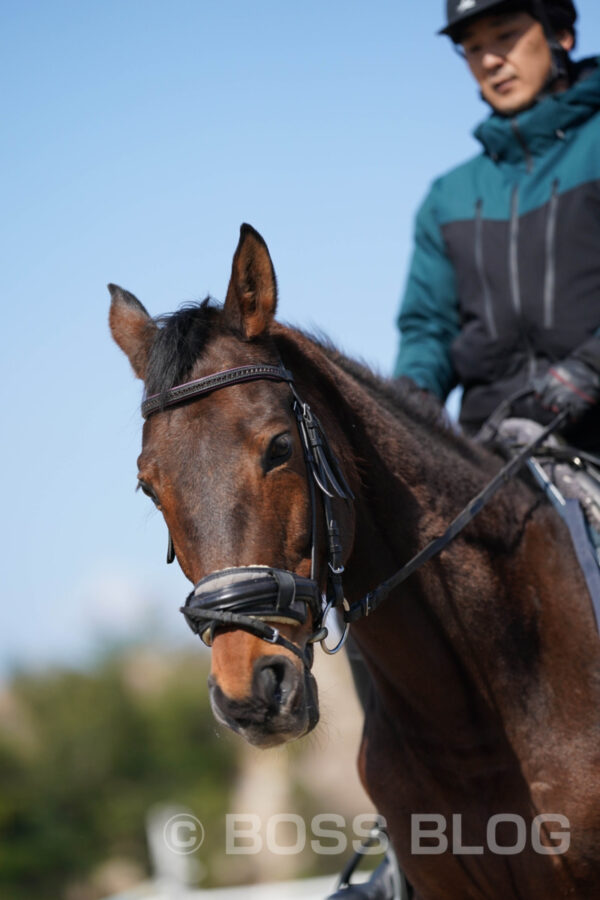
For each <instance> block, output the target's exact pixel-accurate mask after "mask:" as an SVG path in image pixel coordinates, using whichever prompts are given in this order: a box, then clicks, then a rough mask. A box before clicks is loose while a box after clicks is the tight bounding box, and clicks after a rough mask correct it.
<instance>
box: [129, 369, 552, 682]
mask: <svg viewBox="0 0 600 900" xmlns="http://www.w3.org/2000/svg"><path fill="white" fill-rule="evenodd" d="M257 380H270V381H283V382H287V383H288V384H289V387H290V390H291V393H292V408H293V412H294V414H295V417H296V423H297V426H298V432H299V435H300V440H301V443H302V448H303V452H304V458H305V461H306V467H307V472H308V479H307V480H308V486H309V493H310V506H311V572H310V578H303V577H301V576H300V575H297V574H296V573H295V572H289V571H287V570H285V569H277V568H272V567H269V566H242V567H239V568H231V569H223V570H221V571H218V572H213V573H211V574H210V575H207V576H205V577H204V578H202V579H201V580H200V581H199V582H198V583H197V584H196V585H195V586H194V589H193V590H192V592H191V593H190V594H189V596H188V597H187V599H186V602H185V606H183V607H181V612H182V613H183V615H184V616H185V619H186V621H187V623H188V625H189V626H190V628H191V629H192V631H193V632H194V633H195V634H198V635H199V636H200V638H201V639H202V641H203V642H204V643H205V644H207V645H208V646H210V645H211V644H212V640H213V637H214V633H215V631H216V629H217V628H227V627H230V628H237V629H242V630H244V631H247V632H249V633H250V634H254V635H256V637H259V638H261V639H262V640H264V641H267V642H268V643H271V644H279V645H280V646H282V647H285V648H286V649H287V650H290V651H291V652H293V653H294V654H295V655H296V656H298V657H299V658H300V659H301V660H302V662H303V663H304V665H305V666H307V668H310V666H311V665H312V659H313V645H314V644H315V643H317V642H320V643H321V645H322V647H323V649H324V650H325V652H326V653H329V654H333V653H337V651H338V650H340V649H341V647H342V646H343V644H344V643H345V640H346V637H347V635H348V629H349V625H350V623H351V622H356V621H357V620H358V619H360V618H362V617H364V616H368V615H369V614H370V613H372V612H373V611H374V610H375V609H376V608H377V607H378V606H379V605H380V604H381V603H382V602H383V601H384V600H385V599H386V598H387V597H388V596H389V594H390V593H391V592H392V591H393V590H395V589H396V588H397V587H398V586H399V585H400V584H401V583H402V582H403V581H405V580H406V579H407V578H408V577H409V576H410V575H412V574H413V573H414V572H415V571H416V570H417V569H418V568H420V567H421V566H422V565H424V563H426V562H427V561H428V560H430V559H431V558H432V557H434V556H437V555H438V554H439V553H440V552H441V551H442V550H444V549H445V548H446V547H447V546H448V544H450V543H451V541H453V540H454V538H455V537H457V535H458V534H460V532H461V531H462V530H463V529H464V528H465V526H466V525H468V523H469V522H471V521H472V519H474V518H475V516H476V515H477V514H478V513H479V512H480V511H481V510H482V509H483V507H484V506H485V505H486V504H487V503H488V502H489V501H490V500H491V499H492V497H493V496H494V495H495V494H496V492H497V491H498V490H499V489H500V488H501V487H502V486H503V485H504V484H505V483H506V482H507V481H508V480H509V479H510V478H512V477H513V476H514V475H515V474H516V473H517V471H518V470H519V469H520V468H522V466H524V465H525V464H526V463H527V460H528V459H529V457H530V456H531V454H532V453H533V452H534V451H535V450H536V449H537V448H538V447H539V446H540V445H541V444H542V443H543V442H544V441H545V439H546V438H547V437H548V435H549V434H551V432H552V431H554V430H555V429H556V428H557V427H558V426H559V425H560V424H561V423H562V422H563V421H564V419H565V417H566V415H567V414H566V412H563V413H559V415H557V416H556V418H555V419H554V420H553V421H552V422H551V423H550V424H549V425H548V426H547V427H546V428H545V429H544V430H543V431H542V432H541V433H540V435H539V436H538V437H537V438H536V439H535V440H534V441H532V442H531V443H530V444H528V445H527V446H526V447H524V448H523V449H522V450H521V451H520V452H519V453H518V454H517V455H516V456H514V457H513V458H512V459H511V460H509V462H508V463H506V465H505V466H504V467H503V468H502V469H501V470H500V471H499V472H498V474H497V475H496V476H495V477H494V478H493V479H492V480H491V481H490V482H489V484H488V485H487V486H486V487H485V488H484V489H483V490H482V491H481V492H480V493H479V494H477V496H476V497H474V498H473V499H472V500H471V501H470V502H469V503H468V504H467V506H466V507H465V508H464V509H463V510H462V512H460V513H459V515H458V516H456V518H455V519H454V520H453V521H452V522H451V523H450V525H449V526H448V528H447V529H446V531H445V532H444V533H443V534H442V535H441V536H440V537H438V538H435V539H434V540H432V541H431V542H430V543H429V544H427V546H426V547H424V548H423V549H422V550H421V551H420V552H419V553H417V554H416V555H415V556H414V557H413V558H412V559H411V560H409V561H408V562H407V563H406V564H405V565H404V566H402V568H400V569H399V570H398V571H397V572H396V573H395V574H394V575H392V576H391V577H390V578H388V579H387V580H386V581H383V582H382V583H381V584H380V585H378V586H377V587H376V588H375V589H374V590H372V591H369V593H368V594H366V595H365V597H363V598H362V599H361V600H358V601H356V602H355V603H352V604H349V603H348V602H347V601H346V600H345V598H344V591H343V586H342V574H343V572H344V567H343V565H342V553H343V550H342V546H341V544H340V534H339V528H338V525H337V521H336V519H335V517H334V515H333V505H332V501H333V499H334V498H335V497H336V496H337V497H338V498H340V499H342V500H345V501H347V502H349V501H351V500H353V499H354V495H353V493H352V491H351V489H350V487H349V486H348V484H347V482H346V479H345V478H344V474H343V472H342V470H341V467H340V464H339V462H338V460H337V458H336V456H335V454H334V453H333V451H332V449H331V447H330V445H329V443H328V441H327V438H326V436H325V434H324V432H323V429H322V427H321V424H320V422H319V420H318V419H317V417H316V416H315V415H314V413H313V412H312V411H311V409H310V407H309V406H308V404H306V403H304V402H303V401H302V400H301V398H300V397H299V395H298V392H297V390H296V388H295V385H294V380H293V376H292V374H291V372H289V371H288V370H287V369H286V368H285V367H284V366H283V365H282V364H280V365H277V366H273V365H267V364H264V365H246V366H238V367H236V368H232V369H226V370H224V371H222V372H218V373H216V374H214V375H207V376H205V377H203V378H199V379H197V380H195V381H188V382H186V383H184V384H181V385H177V386H176V387H173V388H171V389H169V390H167V391H163V392H162V393H160V394H154V395H152V396H151V397H147V398H146V399H145V400H144V401H143V403H142V416H143V417H144V419H147V418H148V417H149V416H151V415H153V414H155V413H157V412H161V411H163V410H165V409H169V408H171V407H173V406H177V405H179V404H181V403H184V402H186V401H188V400H195V399H197V398H198V397H201V396H204V395H205V394H208V393H211V392H213V391H215V390H219V389H221V388H224V387H228V386H229V385H233V384H244V383H246V382H250V381H257ZM317 491H318V492H319V494H320V496H321V504H322V509H323V513H324V518H325V533H326V535H327V553H328V560H327V582H326V591H325V595H324V601H325V603H324V604H323V599H322V597H321V591H320V589H319V585H318V582H317V580H316V567H317V545H316V540H317ZM173 559H174V551H173V544H172V541H171V537H170V535H169V550H168V555H167V562H172V560H173ZM333 607H336V608H337V609H339V610H340V611H341V615H342V618H343V621H344V623H345V628H344V632H343V635H342V637H341V639H340V641H339V642H338V644H337V645H336V646H335V647H334V648H332V649H330V648H329V647H327V645H326V644H325V638H326V637H327V635H328V629H327V627H326V624H325V623H326V620H327V617H328V615H329V613H330V611H331V609H332V608H333ZM309 611H310V614H311V617H312V626H313V632H312V634H311V636H310V637H309V639H308V641H307V647H306V650H305V651H303V650H301V649H300V648H299V647H298V646H297V645H296V644H294V643H293V642H292V641H289V640H288V639H287V638H285V637H284V636H283V635H282V634H281V632H280V630H279V628H277V627H276V626H277V625H278V624H292V625H299V624H304V623H305V622H306V620H307V616H308V612H309ZM270 623H273V624H270Z"/></svg>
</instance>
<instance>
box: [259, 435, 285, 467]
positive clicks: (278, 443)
mask: <svg viewBox="0 0 600 900" xmlns="http://www.w3.org/2000/svg"><path fill="white" fill-rule="evenodd" d="M291 455H292V438H291V436H290V435H289V434H287V432H284V433H283V434H278V435H277V437H274V438H273V440H272V441H271V443H270V444H269V449H268V450H267V454H266V457H265V469H266V470H267V471H268V470H269V469H274V468H275V466H280V465H281V464H282V463H284V462H286V460H288V459H289V458H290V456H291Z"/></svg>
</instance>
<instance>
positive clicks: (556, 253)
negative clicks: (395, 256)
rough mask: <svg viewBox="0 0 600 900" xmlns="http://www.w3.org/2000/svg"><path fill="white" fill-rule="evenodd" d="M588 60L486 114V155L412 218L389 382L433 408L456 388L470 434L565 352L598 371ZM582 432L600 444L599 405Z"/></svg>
mask: <svg viewBox="0 0 600 900" xmlns="http://www.w3.org/2000/svg"><path fill="white" fill-rule="evenodd" d="M599 62H600V60H587V61H585V62H583V63H580V64H579V66H578V77H577V80H576V81H575V83H574V84H573V86H572V87H571V88H569V90H567V91H565V92H564V93H561V94H556V95H552V96H548V97H546V98H544V99H543V100H541V101H540V102H538V103H537V104H536V105H535V106H534V107H532V108H531V109H529V110H526V111H525V112H523V113H520V114H518V115H516V116H514V117H512V118H505V117H501V116H499V115H496V114H493V115H492V116H491V117H490V118H488V119H487V120H486V121H485V122H484V123H483V124H482V125H480V126H479V128H478V129H477V130H476V132H475V136H476V137H477V138H478V139H479V141H480V142H481V143H482V144H483V153H481V154H480V155H479V156H477V157H475V158H474V159H471V160H470V161H468V162H467V163H465V164H464V165H461V166H459V167H458V168H456V169H454V170H452V171H451V172H449V173H448V174H446V175H444V176H442V177H441V178H439V179H438V180H437V181H435V183H434V184H433V186H432V188H431V190H430V192H429V194H428V196H427V198H426V199H425V202H424V203H423V205H422V207H421V209H420V211H419V213H418V216H417V221H416V236H415V250H414V256H413V260H412V265H411V268H410V272H409V276H408V283H407V286H406V292H405V296H404V300H403V303H402V308H401V312H400V316H399V320H398V323H399V327H400V330H401V335H402V339H401V344H400V351H399V354H398V361H397V364H396V371H395V374H396V375H397V376H400V375H405V376H408V377H409V378H411V379H412V380H413V381H415V382H416V383H417V384H418V385H419V386H420V387H422V388H425V389H427V390H429V391H432V392H433V393H435V394H437V395H438V397H440V399H442V400H443V399H445V397H446V396H447V394H448V392H449V391H450V390H451V389H452V387H454V386H455V385H456V384H457V383H458V384H461V385H462V386H463V387H464V394H463V400H462V408H461V417H460V418H461V423H462V425H463V427H464V428H465V430H467V431H469V432H472V431H474V430H475V429H476V428H477V427H478V426H479V425H480V424H481V423H482V422H483V421H484V420H485V419H486V418H487V416H488V415H490V414H491V413H492V412H493V410H494V409H495V408H496V406H497V405H498V403H499V402H500V401H501V400H503V399H504V398H506V397H507V396H509V395H511V394H512V393H514V392H515V391H517V390H518V389H519V388H521V387H524V386H525V385H527V384H528V383H529V382H530V380H531V378H532V377H535V376H536V375H538V376H539V375H541V374H543V373H544V372H545V371H546V370H547V369H548V367H549V366H550V365H551V364H552V363H553V362H556V361H558V360H561V359H563V358H565V357H566V356H568V355H570V354H571V353H573V352H574V351H577V352H578V353H579V355H581V356H582V357H583V358H584V359H586V360H587V361H588V362H589V363H590V364H591V365H592V366H593V367H594V368H597V369H598V370H600V67H599ZM521 414H525V415H526V414H527V412H526V411H523V410H522V411H521ZM590 429H591V430H592V431H594V432H595V437H594V439H593V440H592V441H591V444H593V445H596V446H600V409H594V410H593V411H592V412H591V413H589V414H588V416H586V420H585V421H583V422H582V423H581V430H582V431H583V432H585V434H586V435H588V437H591V435H590ZM579 444H580V446H584V444H586V445H588V446H589V445H590V441H589V440H585V441H579Z"/></svg>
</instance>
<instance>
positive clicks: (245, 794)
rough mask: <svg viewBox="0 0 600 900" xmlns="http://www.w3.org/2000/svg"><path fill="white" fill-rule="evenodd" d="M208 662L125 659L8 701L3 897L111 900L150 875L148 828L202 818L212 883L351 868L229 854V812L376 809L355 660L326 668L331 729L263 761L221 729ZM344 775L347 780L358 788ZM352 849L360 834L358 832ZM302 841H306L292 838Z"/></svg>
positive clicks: (59, 676)
mask: <svg viewBox="0 0 600 900" xmlns="http://www.w3.org/2000/svg"><path fill="white" fill-rule="evenodd" d="M208 662H209V660H208V654H207V653H205V652H202V651H201V650H198V652H197V653H194V654H187V653H182V652H181V651H168V650H165V649H164V648H163V649H157V648H152V647H150V646H142V645H139V646H134V647H129V648H123V647H121V648H119V649H117V650H114V651H113V652H111V653H107V654H106V655H105V657H104V658H103V659H98V660H97V661H96V663H95V664H94V665H93V666H91V667H89V668H88V669H86V670H77V669H74V668H61V667H55V668H53V669H51V670H48V671H45V672H41V671H37V672H35V673H28V672H22V673H19V674H15V675H14V676H13V677H12V678H11V679H10V680H9V681H7V682H6V683H5V684H4V686H3V688H2V690H1V691H0V897H2V898H6V900H9V898H10V900H47V898H54V900H99V898H102V897H105V896H107V895H108V894H112V893H116V892H117V891H121V890H125V889H126V888H129V887H131V886H133V885H135V884H137V883H139V882H141V881H145V880H146V879H148V878H149V876H150V875H151V874H152V873H151V865H150V862H151V861H150V857H149V852H148V846H147V840H146V830H145V825H146V818H147V815H148V812H149V811H151V810H152V809H154V808H156V807H157V805H160V804H165V805H168V806H174V807H181V808H184V809H189V810H190V811H191V812H192V813H193V814H194V815H195V816H197V817H198V818H199V819H200V820H201V822H202V824H203V826H204V829H205V834H206V837H205V840H204V843H203V844H202V846H201V848H200V849H199V850H198V852H197V853H196V854H194V861H195V863H196V867H195V870H194V871H195V872H196V878H195V879H194V881H195V882H196V883H198V884H200V885H201V886H202V887H219V886H225V885H227V886H229V885H235V884H245V883H253V882H261V881H269V880H285V879H291V878H297V877H304V876H310V875H318V874H324V873H326V872H336V871H338V870H339V868H340V866H341V863H342V861H343V860H345V859H346V858H347V857H348V853H347V854H345V855H342V856H340V855H336V856H320V855H315V854H313V853H312V852H311V850H310V845H309V843H308V842H307V846H306V849H305V851H304V852H303V853H301V854H299V855H292V856H285V855H276V854H273V853H270V852H269V851H268V850H267V849H265V850H264V851H263V852H261V853H260V854H257V855H249V856H236V857H231V856H227V854H226V842H225V816H226V814H227V813H232V812H235V813H247V812H249V811H251V812H253V813H254V814H256V815H259V816H260V818H261V821H262V822H266V821H267V819H268V816H269V815H271V814H279V813H284V814H290V813H292V814H297V815H301V816H302V817H303V818H304V819H305V820H306V821H307V822H310V821H311V819H312V817H313V816H314V815H316V814H318V813H332V812H333V813H335V814H338V815H342V816H344V817H346V818H347V819H348V822H349V823H351V822H352V818H353V816H354V815H356V814H358V813H368V812H369V811H370V810H371V804H370V803H369V802H368V800H367V799H366V797H365V796H364V794H363V792H362V788H361V787H360V785H359V783H358V777H357V776H356V774H355V757H356V753H357V748H358V740H359V735H360V721H361V716H360V713H359V711H358V708H357V704H356V701H355V700H354V697H353V695H352V693H351V692H352V688H351V685H350V683H349V674H348V671H347V669H346V665H345V661H344V660H343V659H342V658H341V657H335V658H333V659H329V658H327V659H320V660H319V662H318V668H319V671H318V677H319V681H320V685H321V702H322V707H323V715H322V718H323V721H322V724H321V725H320V726H319V728H318V730H317V732H316V733H315V734H313V735H311V736H310V737H309V738H307V739H306V740H304V741H301V742H299V743H298V744H296V745H293V746H290V747H287V748H286V747H284V748H281V749H275V750H271V751H267V752H265V751H258V750H255V749H253V748H252V747H249V746H247V745H245V744H244V743H243V742H242V741H241V740H240V739H238V738H236V737H235V736H233V735H231V734H229V732H227V731H226V730H225V729H222V728H221V727H220V726H218V725H217V724H216V723H215V721H214V718H213V716H212V713H211V711H210V709H209V706H208V699H207V697H208V695H207V691H206V688H205V683H206V678H207V674H208ZM342 773H343V776H342ZM349 837H352V835H351V834H349ZM292 843H293V840H292Z"/></svg>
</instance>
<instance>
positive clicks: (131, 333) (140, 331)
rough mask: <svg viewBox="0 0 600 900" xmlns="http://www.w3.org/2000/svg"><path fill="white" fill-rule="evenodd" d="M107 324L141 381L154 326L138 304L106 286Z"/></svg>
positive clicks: (134, 299) (120, 292)
mask: <svg viewBox="0 0 600 900" xmlns="http://www.w3.org/2000/svg"><path fill="white" fill-rule="evenodd" d="M108 290H109V291H110V296H111V297H112V301H111V304H110V314H109V323H110V330H111V332H112V336H113V338H114V339H115V341H116V342H117V344H118V345H119V347H120V348H121V350H122V351H123V353H125V355H126V356H127V358H128V359H129V362H130V363H131V365H132V367H133V371H134V372H135V374H136V375H137V377H138V378H141V379H142V380H143V379H144V376H145V374H146V367H147V365H148V357H149V355H150V348H151V347H152V344H153V342H154V338H155V337H156V331H157V326H156V323H155V322H154V320H153V319H152V317H151V316H150V315H149V313H148V312H146V310H145V309H144V307H143V306H142V304H141V303H140V301H139V300H138V299H137V298H136V297H134V296H133V294H130V293H129V291H124V290H123V289H122V288H120V287H117V285H116V284H109V285H108Z"/></svg>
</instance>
